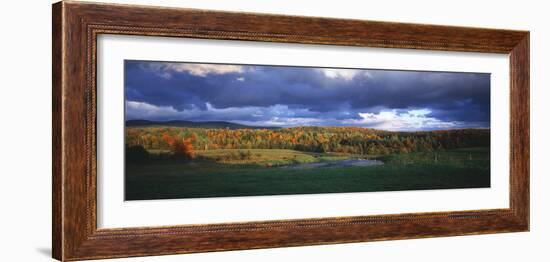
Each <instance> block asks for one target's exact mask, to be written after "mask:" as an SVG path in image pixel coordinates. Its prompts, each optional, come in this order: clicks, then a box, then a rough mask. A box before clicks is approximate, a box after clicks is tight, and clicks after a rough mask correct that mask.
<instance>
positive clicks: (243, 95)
mask: <svg viewBox="0 0 550 262" xmlns="http://www.w3.org/2000/svg"><path fill="white" fill-rule="evenodd" d="M52 26H53V96H52V100H53V139H52V143H53V163H52V166H53V236H52V237H53V242H52V243H53V257H54V258H56V259H58V260H62V261H69V260H82V259H100V258H117V257H129V256H149V255H163V254H180V253H192V252H207V251H224V250H238V249H255V248H270V247H283V246H301V245H318V244H331V243H348V242H362V241H378V240H390V239H391V240H394V239H409V238H423V237H441V236H456V235H472V234H487V233H502V232H521V231H528V230H529V32H528V31H512V30H502V29H485V28H465V27H453V26H438V25H420V24H404V23H391V22H376V21H360V20H342V19H328V18H316V17H296V16H281V15H265V14H263V15H260V14H251V13H234V12H219V11H205V10H194V9H179V8H161V7H149V6H130V5H113V4H98V3H83V2H70V1H69V2H65V1H64V2H59V3H56V4H54V5H53V23H52Z"/></svg>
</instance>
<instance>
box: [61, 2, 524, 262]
mask: <svg viewBox="0 0 550 262" xmlns="http://www.w3.org/2000/svg"><path fill="white" fill-rule="evenodd" d="M52 25H53V30H52V32H53V50H52V57H53V59H52V60H53V74H52V75H53V82H52V84H53V89H52V90H53V91H52V100H53V108H52V113H53V118H52V127H53V138H52V146H53V150H52V154H53V163H52V166H53V168H52V169H53V187H52V189H53V196H52V200H53V234H52V236H53V237H52V239H53V240H52V241H53V242H52V246H53V257H54V258H56V259H59V260H63V261H68V260H82V259H96V258H113V257H127V256H144V255H162V254H176V253H191V252H207V251H221V250H236V249H251V248H267V247H282V246H300V245H317V244H329V243H347V242H358V241H378V240H388V239H408V238H421V237H438V236H452V235H470V234H483V233H499V232H519V231H526V230H529V33H528V32H525V31H510V30H497V29H483V28H465V27H450V26H436V25H419V24H403V23H388V22H376V21H359V20H342V19H326V18H316V17H293V16H280V15H259V14H250V13H229V12H215V11H204V10H193V9H180V8H159V7H144V6H128V5H112V4H97V3H81V2H60V3H56V4H54V6H53V22H52ZM100 34H126V35H147V36H166V37H189V38H207V39H229V40H245V41H267V42H290V43H303V44H326V45H345V46H365V47H384V48H409V49H423V50H444V51H469V52H488V53H505V54H509V55H510V87H511V88H510V90H511V91H510V98H511V108H510V114H511V115H510V116H511V118H510V119H511V121H510V127H511V132H510V133H511V134H510V146H511V148H510V149H511V151H510V152H511V153H510V154H511V155H510V156H511V159H510V161H511V162H510V208H508V209H493V210H477V211H456V212H438V213H415V214H397V215H379V216H356V217H339V218H309V219H298V220H280V221H267V222H246V223H224V224H205V225H180V226H166V227H146V228H118V229H97V224H96V219H97V218H96V208H97V202H96V198H97V196H96V190H97V188H96V178H97V174H96V132H95V130H96V105H97V101H96V64H97V61H96V44H97V37H98V35H100Z"/></svg>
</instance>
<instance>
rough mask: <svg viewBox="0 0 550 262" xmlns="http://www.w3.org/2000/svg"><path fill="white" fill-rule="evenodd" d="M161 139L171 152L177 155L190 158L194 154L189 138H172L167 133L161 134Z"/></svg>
mask: <svg viewBox="0 0 550 262" xmlns="http://www.w3.org/2000/svg"><path fill="white" fill-rule="evenodd" d="M162 139H163V140H164V142H166V144H168V145H169V146H170V149H171V150H172V153H174V156H177V157H184V158H186V159H192V158H193V156H194V153H193V144H191V141H190V140H189V139H183V138H178V137H176V138H174V137H172V136H171V135H170V134H168V133H164V134H163V135H162Z"/></svg>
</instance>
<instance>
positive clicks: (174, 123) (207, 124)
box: [126, 119, 280, 129]
mask: <svg viewBox="0 0 550 262" xmlns="http://www.w3.org/2000/svg"><path fill="white" fill-rule="evenodd" d="M126 126H127V127H148V126H170V127H196V128H213V129H214V128H218V129H219V128H228V129H280V127H275V126H248V125H242V124H237V123H232V122H227V121H204V122H199V121H187V120H168V121H152V120H142V119H136V120H127V121H126Z"/></svg>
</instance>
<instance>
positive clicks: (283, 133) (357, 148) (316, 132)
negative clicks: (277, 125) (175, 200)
mask: <svg viewBox="0 0 550 262" xmlns="http://www.w3.org/2000/svg"><path fill="white" fill-rule="evenodd" d="M125 132H126V137H125V139H126V145H127V147H136V146H137V147H142V148H143V149H146V150H170V151H172V152H173V153H174V154H180V155H182V156H185V157H189V158H192V157H193V151H194V150H213V149H292V150H298V151H306V152H317V153H324V152H338V153H349V154H360V155H388V154H395V153H409V152H426V151H434V150H440V149H455V148H464V147H487V146H490V130H488V129H458V130H441V131H422V132H389V131H381V130H375V129H368V128H360V127H293V128H281V129H235V130H233V129H206V128H187V127H127V128H126V131H125Z"/></svg>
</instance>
